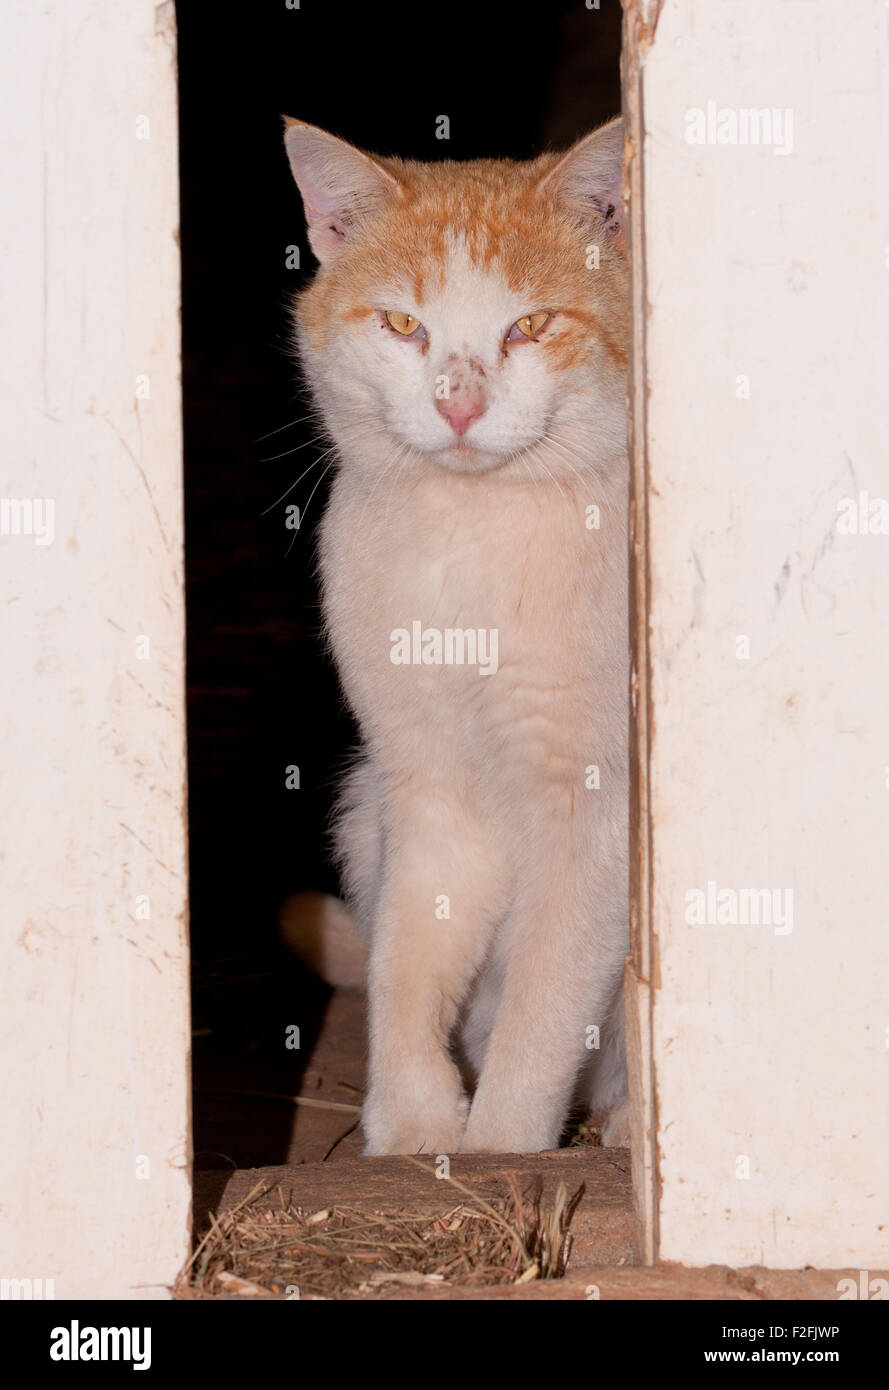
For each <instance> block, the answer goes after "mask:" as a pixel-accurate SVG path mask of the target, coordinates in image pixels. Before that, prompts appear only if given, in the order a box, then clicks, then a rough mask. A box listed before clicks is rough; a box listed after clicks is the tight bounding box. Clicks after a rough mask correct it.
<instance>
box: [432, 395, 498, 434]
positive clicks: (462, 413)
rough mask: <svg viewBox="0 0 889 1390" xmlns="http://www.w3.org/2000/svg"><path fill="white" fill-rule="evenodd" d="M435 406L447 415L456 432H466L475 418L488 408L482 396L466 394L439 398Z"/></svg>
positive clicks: (446, 417)
mask: <svg viewBox="0 0 889 1390" xmlns="http://www.w3.org/2000/svg"><path fill="white" fill-rule="evenodd" d="M435 408H436V410H439V411H440V412H441V414H442V415H443V416H444V417H445V419H446V420H447V422H448V424H449V425H450V427H451V429H452V430H453V431H454V433H455V434H465V433H466V431H467V430H468V429H469V426H470V425H471V424H472V422H473V420H477V419H478V418H479V416H480V415H484V413H485V409H486V407H485V403H484V401H483V400H482V399H481V397H480V396H473V397H471V398H470V399H467V397H466V396H454V397H451V398H450V399H448V400H440V401H439V400H437V401H436V402H435Z"/></svg>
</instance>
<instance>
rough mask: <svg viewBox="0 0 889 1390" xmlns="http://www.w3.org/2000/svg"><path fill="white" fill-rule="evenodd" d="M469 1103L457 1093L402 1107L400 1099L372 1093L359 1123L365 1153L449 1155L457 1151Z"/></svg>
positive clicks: (402, 1103)
mask: <svg viewBox="0 0 889 1390" xmlns="http://www.w3.org/2000/svg"><path fill="white" fill-rule="evenodd" d="M468 1113H469V1102H468V1100H467V1099H466V1097H465V1096H464V1095H463V1094H462V1093H461V1094H458V1095H455V1096H450V1097H447V1098H445V1097H440V1096H435V1097H431V1098H424V1099H423V1100H422V1101H421V1102H418V1103H417V1104H414V1105H410V1104H406V1103H405V1100H404V1098H403V1097H395V1096H392V1095H390V1096H386V1097H383V1096H380V1095H378V1094H375V1093H374V1092H373V1091H372V1092H371V1094H370V1095H369V1096H368V1098H367V1100H366V1101H365V1103H364V1109H363V1111H362V1115H361V1124H362V1128H363V1129H364V1136H365V1145H364V1152H365V1153H366V1154H453V1153H457V1152H458V1150H459V1148H460V1141H461V1139H462V1138H463V1130H464V1129H465V1127H466V1116H467V1115H468Z"/></svg>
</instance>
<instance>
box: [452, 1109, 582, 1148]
mask: <svg viewBox="0 0 889 1390" xmlns="http://www.w3.org/2000/svg"><path fill="white" fill-rule="evenodd" d="M558 1142H559V1127H558V1125H557V1124H555V1123H553V1122H552V1121H551V1120H549V1119H548V1117H546V1116H542V1115H539V1114H533V1113H532V1114H528V1115H524V1116H522V1115H517V1114H516V1113H515V1111H514V1110H512V1111H509V1112H505V1113H499V1112H497V1111H496V1110H491V1109H490V1107H488V1108H487V1109H484V1110H483V1109H480V1108H478V1107H476V1106H473V1108H472V1110H471V1111H470V1112H469V1120H468V1122H467V1125H466V1130H465V1132H464V1134H463V1142H462V1143H461V1145H460V1152H461V1153H464V1154H483V1153H495V1154H531V1153H540V1152H541V1151H542V1150H544V1149H554V1148H555V1147H556V1145H557V1144H558Z"/></svg>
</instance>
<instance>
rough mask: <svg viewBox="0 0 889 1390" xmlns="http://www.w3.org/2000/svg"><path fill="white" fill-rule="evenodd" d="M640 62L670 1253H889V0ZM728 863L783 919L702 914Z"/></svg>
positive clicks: (657, 935) (785, 1263)
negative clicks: (702, 900)
mask: <svg viewBox="0 0 889 1390" xmlns="http://www.w3.org/2000/svg"><path fill="white" fill-rule="evenodd" d="M642 8H645V7H644V6H643V7H642ZM648 8H649V10H653V9H654V6H653V5H649V6H648ZM641 80H642V98H643V104H642V110H643V121H644V140H643V143H642V152H641V159H642V174H643V179H644V187H645V206H644V255H645V269H646V282H645V287H644V294H645V297H646V299H647V303H648V314H647V323H646V329H645V343H644V348H643V352H644V364H645V374H646V382H647V386H648V389H649V395H648V403H647V420H644V419H642V418H641V412H640V413H637V429H638V430H639V432H640V434H641V435H642V436H643V438H644V445H645V451H646V452H647V468H648V499H647V506H648V537H649V544H648V567H649V573H650V591H651V603H650V613H649V628H648V658H649V669H648V679H649V682H650V695H651V709H652V731H651V742H650V746H649V750H648V755H649V763H648V777H649V785H650V796H651V802H650V810H651V826H652V831H651V833H652V858H651V863H652V875H653V876H652V883H651V907H650V911H651V920H650V926H651V931H652V934H653V941H652V951H651V983H652V986H653V988H652V991H651V993H652V1000H653V1006H652V1007H653V1013H652V1045H653V1059H654V1060H653V1073H654V1099H655V1103H656V1107H657V1110H656V1114H657V1135H656V1138H657V1149H658V1164H657V1166H658V1171H659V1176H660V1181H661V1188H660V1194H659V1198H658V1199H657V1213H656V1215H657V1225H658V1228H659V1253H660V1256H661V1258H662V1259H666V1260H676V1261H684V1262H687V1263H689V1264H698V1265H700V1264H706V1263H708V1262H710V1261H719V1262H726V1263H729V1264H738V1265H744V1264H756V1263H762V1264H765V1265H771V1266H778V1267H793V1266H798V1265H804V1264H812V1265H816V1266H822V1267H830V1266H840V1265H853V1266H859V1267H861V1268H868V1267H871V1268H873V1267H876V1266H884V1265H885V1264H886V1262H887V1252H889V1046H887V1040H889V1031H887V1030H889V931H887V904H889V851H887V846H889V790H887V781H889V771H887V765H889V726H887V711H889V640H887V639H889V535H884V534H864V535H862V534H858V535H852V534H844V533H843V527H842V524H841V523H840V516H841V507H842V503H843V499H844V498H848V499H853V500H854V501H855V502H856V503H858V501H859V499H860V495H861V494H862V493H866V494H868V498H869V500H870V502H871V503H872V502H873V500H874V499H884V500H885V499H889V452H887V444H886V441H887V439H889V389H887V381H889V160H887V156H886V151H887V148H889V8H887V6H886V5H885V4H883V3H882V0H863V2H862V3H859V4H856V5H840V6H838V5H835V4H833V3H831V2H830V0H788V3H782V4H776V3H775V0H720V2H719V4H718V5H714V4H713V0H666V3H665V4H664V5H663V9H662V12H661V14H660V18H659V23H658V28H657V33H656V38H655V41H654V44H653V46H652V47H651V48H650V50H649V51H648V54H647V58H646V59H645V61H644V67H643V71H642V79H641ZM708 101H714V102H715V103H716V104H717V107H718V108H735V109H740V108H752V107H756V108H760V109H762V108H770V109H777V110H779V111H780V112H782V113H783V112H784V111H785V110H786V109H789V110H790V111H791V112H792V121H793V132H792V152H790V153H783V154H782V153H776V152H775V149H774V147H773V146H766V145H756V146H755V145H752V144H750V145H747V146H740V145H729V144H722V145H720V144H715V145H710V144H689V143H687V141H686V138H685V134H686V129H687V126H686V113H687V112H688V111H689V110H690V109H691V108H701V109H703V110H705V111H706V108H707V103H708ZM726 119H728V118H726ZM785 124H786V123H785ZM723 129H728V127H727V126H724V127H723ZM784 133H785V134H786V130H785V132H784ZM786 143H787V142H786V139H785V140H784V144H785V145H786ZM739 377H747V378H749V399H739V398H738V396H739V395H741V396H743V393H744V387H743V383H739V382H738V380H737V379H738V378H739ZM638 476H639V475H638V474H637V481H638ZM879 510H880V509H879V508H875V509H874V513H873V517H874V519H875V518H876V514H877V513H878V512H879ZM745 637H746V638H747V639H749V659H744V658H743V656H741V657H739V655H738V652H739V651H741V652H743V646H740V647H739V646H738V645H737V644H738V642H739V639H741V638H745ZM708 880H709V881H712V882H713V883H715V884H716V885H717V890H722V889H735V890H738V889H741V888H757V889H777V890H781V892H782V894H786V891H787V890H791V891H792V893H793V925H792V931H790V932H785V933H784V934H780V932H776V931H775V930H774V929H772V928H770V927H768V926H756V925H747V926H742V925H729V924H722V925H720V924H718V923H717V924H712V925H692V924H689V923H688V922H687V921H686V908H687V906H688V905H689V904H687V902H686V894H687V892H688V891H689V890H691V889H695V888H701V889H706V885H707V882H708ZM724 902H725V904H726V906H727V905H728V902H729V899H727V898H726V899H724ZM786 904H787V899H786V896H784V897H782V898H779V899H776V905H777V906H778V907H779V910H781V911H782V912H783V910H784V909H785V908H786ZM658 967H659V968H658ZM747 1173H749V1176H745V1174H747Z"/></svg>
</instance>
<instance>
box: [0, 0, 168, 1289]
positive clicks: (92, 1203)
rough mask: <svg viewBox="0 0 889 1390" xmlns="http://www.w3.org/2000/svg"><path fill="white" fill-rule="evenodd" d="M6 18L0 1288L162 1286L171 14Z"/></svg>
mask: <svg viewBox="0 0 889 1390" xmlns="http://www.w3.org/2000/svg"><path fill="white" fill-rule="evenodd" d="M4 28H5V41H4V42H3V44H2V45H0V109H2V113H3V121H2V124H3V130H4V141H3V153H2V166H3V177H2V183H3V196H2V200H0V202H2V212H0V238H2V272H0V274H2V281H3V314H2V317H3V324H4V332H3V335H2V339H0V354H2V368H0V378H2V381H3V394H2V401H0V438H2V464H0V508H2V515H0V590H2V601H0V612H2V620H0V621H2V652H3V680H2V683H0V746H2V749H3V756H2V767H0V798H2V812H0V824H2V831H0V875H2V883H3V892H2V903H3V906H2V927H0V929H2V933H3V961H4V973H3V984H2V995H3V1004H2V1010H0V1037H2V1050H3V1056H4V1059H5V1063H4V1066H3V1068H2V1071H0V1114H2V1127H3V1142H2V1144H0V1191H2V1192H3V1194H4V1197H3V1200H2V1202H0V1276H2V1277H3V1278H9V1279H19V1280H21V1279H35V1280H36V1279H40V1280H48V1279H51V1280H54V1292H55V1297H56V1298H63V1297H112V1296H113V1297H129V1296H133V1297H139V1296H142V1297H146V1296H147V1297H152V1296H155V1297H156V1296H163V1294H164V1287H165V1286H166V1285H168V1284H170V1283H171V1282H172V1281H173V1279H174V1278H175V1276H176V1273H177V1271H178V1269H179V1267H180V1266H181V1263H182V1261H183V1258H184V1256H185V1254H186V1251H187V1242H188V1214H189V1191H190V1182H189V1177H190V1175H189V1157H190V1155H189V1138H188V1134H189V1131H188V1101H189V1095H188V1090H189V1088H188V1057H189V1041H190V1038H189V1009H188V992H187V988H188V982H187V956H186V916H185V912H186V877H185V875H186V858H185V829H184V824H183V817H184V809H185V789H184V776H185V761H184V742H185V733H184V730H185V724H184V686H183V670H184V652H183V633H184V624H183V607H184V598H183V587H182V504H181V469H182V459H181V438H180V385H179V257H178V244H177V243H178V233H177V221H178V189H177V149H176V138H177V132H176V76H175V31H174V25H173V6H172V4H162V5H156V4H154V3H151V0H129V3H127V4H123V5H109V4H103V3H99V0H65V3H61V0H52V3H48V4H41V5H33V4H29V3H26V0H10V3H8V4H7V6H6V11H5V14H4ZM20 1287H25V1286H20Z"/></svg>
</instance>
